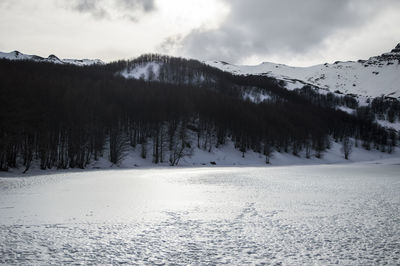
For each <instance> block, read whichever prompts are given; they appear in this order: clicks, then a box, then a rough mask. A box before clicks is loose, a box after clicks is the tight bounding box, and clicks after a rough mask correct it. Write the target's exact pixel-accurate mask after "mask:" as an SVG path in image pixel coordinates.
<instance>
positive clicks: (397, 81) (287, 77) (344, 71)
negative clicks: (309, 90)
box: [205, 43, 400, 98]
mask: <svg viewBox="0 0 400 266" xmlns="http://www.w3.org/2000/svg"><path fill="white" fill-rule="evenodd" d="M205 63H206V64H208V65H210V66H213V67H216V68H219V69H221V70H223V71H227V72H231V73H233V74H237V75H247V74H252V75H266V76H270V77H274V78H276V79H278V80H283V81H285V82H286V87H287V88H288V89H296V88H300V87H302V86H304V85H307V84H308V85H312V86H314V87H317V88H319V89H322V90H327V91H331V92H336V93H338V94H354V95H356V96H364V97H372V98H374V97H379V96H382V95H383V96H386V97H393V98H399V97H400V43H399V44H398V45H397V46H396V48H394V49H393V50H392V51H391V52H389V53H385V54H382V55H380V56H375V57H371V58H369V59H368V60H359V61H357V62H354V61H348V62H335V63H333V64H328V63H325V64H321V65H315V66H310V67H292V66H287V65H283V64H276V63H270V62H264V63H262V64H260V65H255V66H238V65H232V64H229V63H226V62H221V61H206V62H205Z"/></svg>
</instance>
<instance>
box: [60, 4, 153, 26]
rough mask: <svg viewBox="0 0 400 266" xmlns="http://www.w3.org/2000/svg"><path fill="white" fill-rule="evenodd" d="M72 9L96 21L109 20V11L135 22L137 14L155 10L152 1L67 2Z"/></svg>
mask: <svg viewBox="0 0 400 266" xmlns="http://www.w3.org/2000/svg"><path fill="white" fill-rule="evenodd" d="M68 3H69V4H70V7H72V9H74V10H76V11H78V12H81V13H88V14H91V15H92V16H93V17H95V18H98V19H103V18H111V10H109V8H113V9H114V11H117V12H118V13H119V17H122V18H127V19H129V20H131V21H135V22H136V21H137V20H138V19H137V16H138V14H139V13H143V12H144V13H148V12H151V11H153V10H154V9H155V5H154V0H73V1H68Z"/></svg>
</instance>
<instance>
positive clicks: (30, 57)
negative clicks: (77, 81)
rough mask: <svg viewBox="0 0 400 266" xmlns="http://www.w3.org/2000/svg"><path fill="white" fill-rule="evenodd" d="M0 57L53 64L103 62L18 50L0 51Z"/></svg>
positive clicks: (85, 64)
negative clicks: (40, 54) (45, 55)
mask: <svg viewBox="0 0 400 266" xmlns="http://www.w3.org/2000/svg"><path fill="white" fill-rule="evenodd" d="M0 59H8V60H33V61H37V62H48V63H54V64H72V65H77V66H90V65H93V64H104V62H103V61H101V60H100V59H60V58H58V57H57V56H55V55H53V54H52V55H49V56H48V57H47V58H44V57H41V56H37V55H28V54H23V53H21V52H19V51H13V52H10V53H3V52H0Z"/></svg>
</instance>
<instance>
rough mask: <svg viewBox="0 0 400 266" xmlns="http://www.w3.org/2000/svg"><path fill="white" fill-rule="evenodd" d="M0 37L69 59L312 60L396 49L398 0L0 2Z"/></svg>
mask: <svg viewBox="0 0 400 266" xmlns="http://www.w3.org/2000/svg"><path fill="white" fill-rule="evenodd" d="M0 36H1V38H0V51H3V52H10V51H13V50H19V51H21V52H23V53H27V54H37V55H41V56H48V55H49V54H56V55H57V56H59V57H61V58H100V59H102V60H104V61H111V60H116V59H127V58H133V57H136V56H139V55H140V54H142V53H149V52H158V53H164V54H170V55H177V56H184V57H192V58H197V59H202V60H224V61H227V62H230V63H236V64H258V63H261V62H263V61H270V62H276V63H284V64H289V65H295V66H308V65H313V64H319V63H325V62H334V61H336V60H357V59H366V58H368V57H370V56H373V55H378V54H381V53H383V52H387V51H390V50H391V49H392V48H394V46H395V45H396V44H397V43H398V42H400V0H334V1H333V0H303V1H299V0H280V1H277V0H0Z"/></svg>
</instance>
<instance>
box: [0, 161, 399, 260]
mask: <svg viewBox="0 0 400 266" xmlns="http://www.w3.org/2000/svg"><path fill="white" fill-rule="evenodd" d="M399 173H400V165H396V164H392V165H386V164H385V165H382V164H367V163H364V164H361V163H358V164H348V165H330V166H327V165H320V166H291V167H271V168H231V167H227V168H201V169H199V168H193V169H158V170H152V169H144V170H143V169H142V170H109V171H97V172H95V171H90V172H83V173H67V174H58V175H53V176H45V175H43V176H31V177H24V178H22V177H21V178H15V177H14V178H0V192H1V193H0V263H5V264H32V263H38V264H62V263H107V264H108V263H113V264H115V263H129V264H134V263H139V264H143V263H147V264H163V263H173V264H200V265H201V264H215V263H218V264H219V263H226V264H247V263H252V264H253V263H263V262H265V263H268V264H275V263H279V262H282V263H283V264H292V265H299V264H322V265H327V264H333V263H339V264H346V265H348V264H356V265H360V264H364V265H371V264H385V263H387V264H391V265H394V264H398V263H400V237H399V236H400V216H399V213H400V212H399V210H400V209H399V208H400V193H399V191H400V175H399Z"/></svg>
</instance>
